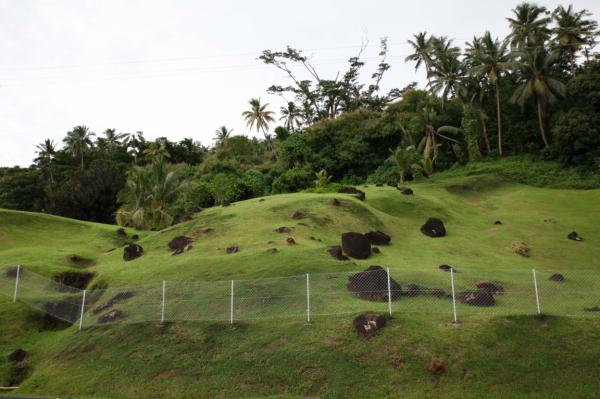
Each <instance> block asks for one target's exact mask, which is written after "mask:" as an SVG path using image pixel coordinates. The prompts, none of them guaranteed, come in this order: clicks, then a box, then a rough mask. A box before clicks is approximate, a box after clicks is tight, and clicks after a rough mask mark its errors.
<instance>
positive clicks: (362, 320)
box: [352, 312, 387, 338]
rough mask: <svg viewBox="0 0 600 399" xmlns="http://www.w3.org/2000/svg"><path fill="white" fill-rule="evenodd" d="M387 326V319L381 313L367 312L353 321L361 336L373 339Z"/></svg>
mask: <svg viewBox="0 0 600 399" xmlns="http://www.w3.org/2000/svg"><path fill="white" fill-rule="evenodd" d="M386 324H387V318H386V317H385V315H383V314H381V313H375V312H366V313H362V314H359V315H358V316H356V318H354V320H353V321H352V325H353V326H354V328H355V329H356V332H357V333H358V335H359V336H361V337H363V338H371V337H373V336H374V335H375V334H377V331H379V330H381V329H382V328H384V327H385V325H386Z"/></svg>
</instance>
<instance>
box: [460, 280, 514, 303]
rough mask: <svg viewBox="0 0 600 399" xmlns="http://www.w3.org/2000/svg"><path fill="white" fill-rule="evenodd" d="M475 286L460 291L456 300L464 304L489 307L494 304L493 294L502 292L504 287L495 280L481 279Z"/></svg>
mask: <svg viewBox="0 0 600 399" xmlns="http://www.w3.org/2000/svg"><path fill="white" fill-rule="evenodd" d="M475 287H476V289H474V290H468V291H463V292H461V293H460V294H459V295H458V300H459V301H460V302H462V303H464V304H465V305H470V306H480V307H489V306H494V305H495V304H496V299H495V298H494V295H500V294H503V293H504V287H503V286H502V285H501V284H499V283H497V282H489V281H481V282H479V283H477V284H476V285H475Z"/></svg>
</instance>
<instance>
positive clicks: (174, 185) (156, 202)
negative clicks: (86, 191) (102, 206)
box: [116, 157, 187, 229]
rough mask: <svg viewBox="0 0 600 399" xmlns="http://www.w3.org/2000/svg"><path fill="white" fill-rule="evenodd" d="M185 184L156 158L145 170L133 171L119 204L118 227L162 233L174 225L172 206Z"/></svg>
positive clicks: (121, 193) (165, 164) (120, 195)
mask: <svg viewBox="0 0 600 399" xmlns="http://www.w3.org/2000/svg"><path fill="white" fill-rule="evenodd" d="M186 185H187V182H186V181H185V180H183V179H182V178H181V176H180V175H179V174H177V172H176V171H175V170H170V168H169V166H168V165H167V163H166V162H165V160H164V158H162V157H156V158H153V159H152V163H151V164H150V165H149V166H147V167H144V168H140V167H137V168H133V169H132V170H131V171H130V172H129V174H128V178H127V182H126V183H125V187H124V188H123V190H121V191H120V192H119V195H118V200H119V202H120V203H122V204H123V205H122V206H121V208H120V209H119V210H118V211H117V216H116V220H117V224H119V225H121V226H133V227H135V228H136V229H163V228H165V227H168V226H170V225H171V224H173V221H174V219H175V211H174V206H175V204H176V203H177V200H178V199H179V196H180V194H181V193H182V192H184V191H185V189H186Z"/></svg>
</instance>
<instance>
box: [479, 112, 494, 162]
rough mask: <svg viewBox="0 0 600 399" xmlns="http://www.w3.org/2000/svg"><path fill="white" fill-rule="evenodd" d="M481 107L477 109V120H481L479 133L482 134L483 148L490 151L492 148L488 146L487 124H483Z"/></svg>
mask: <svg viewBox="0 0 600 399" xmlns="http://www.w3.org/2000/svg"><path fill="white" fill-rule="evenodd" d="M482 110H483V108H482V109H480V110H479V121H480V122H481V135H482V136H483V142H484V143H485V148H486V151H487V153H486V154H489V153H490V152H492V148H491V147H490V138H489V136H488V129H487V125H486V124H485V119H484V118H483V111H482Z"/></svg>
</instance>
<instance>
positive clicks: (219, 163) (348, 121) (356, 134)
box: [0, 3, 600, 229]
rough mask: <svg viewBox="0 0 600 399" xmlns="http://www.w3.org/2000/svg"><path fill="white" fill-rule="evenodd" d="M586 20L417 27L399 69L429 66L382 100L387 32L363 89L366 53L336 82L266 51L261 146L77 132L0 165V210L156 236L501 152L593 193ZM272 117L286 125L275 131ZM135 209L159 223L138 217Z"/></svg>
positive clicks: (597, 88) (592, 67)
mask: <svg viewBox="0 0 600 399" xmlns="http://www.w3.org/2000/svg"><path fill="white" fill-rule="evenodd" d="M590 16H591V15H590V13H589V12H587V11H586V10H575V9H573V7H571V6H569V7H567V8H564V7H562V6H559V7H557V8H556V9H555V10H553V12H550V11H549V10H547V9H546V8H545V7H541V6H538V5H535V4H532V3H522V4H519V5H518V6H516V7H515V9H514V10H512V13H511V16H510V18H507V22H508V25H509V27H510V34H509V35H508V37H506V38H505V39H500V38H495V37H494V36H492V34H491V33H490V32H484V33H483V34H482V35H481V36H475V37H474V38H473V40H471V41H470V42H468V43H465V46H464V49H461V48H460V47H459V46H456V45H455V44H454V42H453V40H452V39H449V38H448V37H445V36H434V35H429V34H427V32H421V33H418V34H416V35H415V36H414V39H412V40H409V44H410V46H411V47H412V51H413V52H412V54H410V55H409V56H408V57H407V58H406V62H414V63H415V68H417V69H418V68H424V69H425V71H426V73H427V85H426V88H425V90H422V89H418V88H417V87H416V84H414V83H413V84H410V85H408V86H407V87H405V88H403V89H396V88H394V89H392V90H390V91H389V93H387V94H382V93H380V82H381V80H382V79H383V76H384V75H385V72H386V71H387V70H388V69H389V68H391V67H392V65H391V64H389V63H388V62H387V61H386V55H387V40H386V39H385V38H384V39H383V40H382V41H381V44H380V45H381V49H380V50H381V51H380V56H381V60H380V62H379V64H378V68H377V70H376V72H375V73H374V74H373V75H372V76H371V80H370V83H369V84H365V83H363V82H362V81H361V79H360V77H361V74H360V72H361V70H362V67H363V66H364V64H365V63H364V61H363V60H362V59H361V55H362V50H364V46H363V48H362V50H361V51H360V52H359V54H358V55H357V56H355V57H351V58H350V59H349V61H348V69H347V70H346V71H345V72H343V73H339V74H338V75H337V76H336V77H335V78H333V79H328V78H326V77H325V76H324V75H322V74H321V73H319V72H318V71H317V69H316V67H315V66H314V65H312V64H311V62H310V60H309V59H308V58H307V57H306V56H304V55H303V54H302V52H301V51H300V50H297V49H294V48H291V47H288V48H287V49H286V50H285V51H271V50H265V51H264V52H263V53H262V56H261V57H260V59H261V60H262V61H263V62H264V63H265V64H267V65H270V66H273V67H274V68H276V69H277V70H278V71H283V72H284V73H285V74H286V75H287V78H289V79H290V82H291V84H290V85H281V84H274V85H272V86H271V87H269V89H268V92H269V93H272V94H273V93H275V94H281V95H283V94H292V95H293V96H294V97H293V99H292V101H287V105H286V106H284V107H281V110H280V117H279V118H277V117H276V115H275V112H274V111H272V110H271V109H270V105H269V103H268V102H266V101H263V100H261V99H260V98H253V99H251V100H250V101H249V103H248V108H247V110H246V111H244V112H243V113H242V114H241V116H242V117H243V118H244V120H245V122H246V124H247V126H248V128H249V129H250V130H252V129H254V130H255V131H256V132H257V133H262V135H263V137H262V138H260V139H259V138H256V137H253V138H249V137H246V136H244V135H233V134H232V130H230V129H228V128H227V127H226V126H221V127H219V128H218V129H217V130H216V131H215V139H214V145H213V146H212V147H208V148H207V147H204V146H202V145H200V144H199V143H197V142H194V141H193V140H192V139H189V138H187V139H184V140H181V141H180V142H171V141H169V140H168V139H167V138H165V137H160V138H158V139H156V140H154V141H151V142H148V141H146V140H145V138H144V136H143V134H142V133H141V132H137V133H136V134H128V133H118V132H117V131H116V130H114V129H107V130H106V131H104V132H103V134H101V135H98V136H96V134H95V133H94V132H92V131H90V129H89V128H87V127H86V126H76V127H74V128H73V130H72V131H70V132H68V133H67V134H66V137H65V138H64V140H63V143H64V147H63V148H61V149H57V148H56V145H55V144H54V142H53V141H52V140H45V141H44V142H43V143H41V144H40V145H38V146H37V155H38V156H37V158H36V160H35V163H34V164H33V165H32V166H31V167H29V168H22V169H21V168H10V169H8V168H6V169H2V170H1V171H0V188H2V190H0V206H1V207H6V208H12V209H24V210H34V211H45V212H50V213H54V214H58V215H64V216H69V217H75V218H79V219H84V220H92V221H101V222H112V221H113V220H114V219H115V216H116V215H119V218H118V220H119V221H120V222H121V223H124V224H126V225H133V226H136V227H138V228H144V229H146V228H152V229H159V228H163V227H167V226H169V225H170V224H171V223H172V222H174V221H176V220H178V217H179V216H181V215H182V214H184V213H188V212H189V211H190V210H191V209H196V208H205V207H210V206H213V205H220V204H226V203H229V202H232V201H239V200H243V199H247V198H252V197H257V196H263V195H268V194H270V193H287V192H295V191H299V190H305V189H308V188H313V187H314V186H315V174H317V173H320V172H321V171H326V172H325V173H326V175H327V177H331V179H332V181H333V182H337V183H342V184H348V183H351V184H360V183H364V182H365V181H369V182H374V183H387V184H398V183H400V182H403V181H404V180H412V179H420V178H422V177H423V176H424V177H426V178H431V177H432V176H434V175H435V174H437V173H439V172H442V171H444V170H447V169H455V168H457V167H458V166H459V165H465V164H467V163H473V162H477V164H476V165H469V166H468V167H467V169H469V168H475V169H477V168H479V167H480V166H479V162H480V161H487V160H493V159H496V158H498V157H504V156H528V157H529V159H538V160H539V159H544V160H547V161H557V162H560V164H561V165H563V166H564V167H565V168H569V172H565V173H566V175H569V176H572V179H573V182H572V184H570V185H569V184H567V183H565V184H567V186H584V187H595V185H594V182H595V181H597V178H596V177H595V176H597V175H598V174H599V173H600V116H599V114H598V110H599V109H600V83H599V82H600V56H598V55H593V53H591V51H592V49H593V48H594V46H595V43H596V41H597V38H598V30H597V28H598V27H597V23H596V21H594V20H593V19H590ZM292 65H296V66H298V67H300V68H304V69H305V72H307V73H308V75H307V76H308V79H300V78H299V77H298V76H297V75H296V72H297V71H296V69H294V68H293V67H292ZM276 120H279V121H281V123H282V124H283V126H277V127H275V129H274V134H271V133H270V128H271V127H272V125H273V124H274V123H275V122H276ZM496 165H506V166H507V167H509V166H508V164H505V163H503V162H500V163H497V164H496ZM532 165H533V163H532ZM539 165H544V166H547V164H545V163H540V164H539ZM552 165H554V164H552ZM531 168H532V170H540V171H541V168H540V167H538V166H535V165H533V166H531ZM575 170H576V171H575ZM159 171H162V172H164V173H162V172H161V173H158V172H159ZM498 173H499V174H500V175H502V176H506V177H509V176H515V174H514V173H513V172H512V171H511V170H506V171H499V172H498ZM565 173H560V174H559V176H560V177H559V180H561V181H562V180H564V179H562V176H565ZM519 175H520V173H517V174H516V176H517V177H518V176H519ZM167 176H173V178H172V179H170V180H169V179H166V177H167ZM581 176H585V178H583V180H584V181H585V183H581V184H580V183H579V182H580V181H582V178H581ZM527 180H533V181H536V183H537V184H539V183H540V182H541V181H543V179H542V178H540V179H529V178H528V179H527ZM519 181H523V180H519ZM175 182H176V183H177V184H175ZM320 185H321V186H326V183H323V182H322V184H320ZM134 188H135V189H134ZM164 190H174V192H172V193H171V192H165V191H164ZM119 193H120V195H119ZM134 214H135V215H137V216H138V217H141V215H154V216H152V217H144V218H142V219H140V220H144V222H139V223H138V222H134V219H133V218H132V215H134ZM125 215H129V216H127V217H125ZM158 215H162V216H158Z"/></svg>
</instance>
